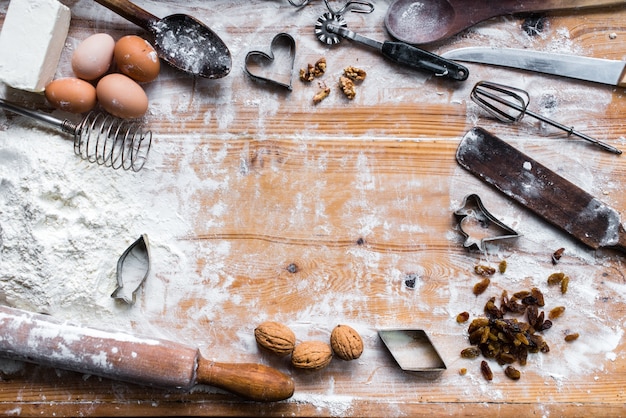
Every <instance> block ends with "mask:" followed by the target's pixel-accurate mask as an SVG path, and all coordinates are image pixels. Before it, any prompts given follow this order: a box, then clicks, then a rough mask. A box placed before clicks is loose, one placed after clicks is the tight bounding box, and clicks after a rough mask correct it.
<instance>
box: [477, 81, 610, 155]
mask: <svg viewBox="0 0 626 418" xmlns="http://www.w3.org/2000/svg"><path fill="white" fill-rule="evenodd" d="M470 98H471V99H472V100H473V101H474V102H475V103H476V104H478V105H479V106H480V107H482V108H483V109H485V110H487V112H489V113H490V114H491V115H492V116H494V117H496V118H497V119H498V120H500V121H502V122H505V123H514V122H519V121H520V120H522V118H523V117H524V116H525V115H529V116H532V117H534V118H536V119H539V120H540V121H542V122H545V123H547V124H548V125H551V126H554V127H555V128H559V129H562V130H564V131H565V132H567V136H571V135H574V136H577V137H579V138H581V139H584V140H585V141H588V142H590V143H592V144H594V145H596V146H598V147H600V148H602V149H604V150H605V151H608V152H612V153H613V154H621V153H622V151H621V150H619V149H617V148H615V147H614V146H612V145H609V144H606V143H604V142H600V141H598V140H597V139H595V138H592V137H590V136H588V135H585V134H584V133H582V132H578V131H576V130H575V129H574V128H573V127H568V126H565V125H563V124H561V123H559V122H556V121H554V120H552V119H549V118H547V117H545V116H543V115H541V114H539V113H535V112H531V111H530V110H528V105H529V104H530V96H529V95H528V93H527V92H526V91H524V90H522V89H518V88H515V87H510V86H505V85H503V84H497V83H492V82H489V81H479V82H478V83H476V85H475V86H474V88H473V89H472V92H471V94H470Z"/></svg>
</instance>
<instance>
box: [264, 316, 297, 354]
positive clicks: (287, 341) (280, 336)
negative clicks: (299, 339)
mask: <svg viewBox="0 0 626 418" xmlns="http://www.w3.org/2000/svg"><path fill="white" fill-rule="evenodd" d="M254 338H255V339H256V342H257V344H258V345H259V346H261V347H262V348H264V349H266V350H268V351H270V352H272V353H274V354H277V355H279V356H286V355H288V354H291V352H292V351H293V349H294V346H295V345H296V335H295V334H294V333H293V331H292V330H291V329H290V328H289V327H288V326H286V325H283V324H281V323H279V322H272V321H267V322H263V323H262V324H260V325H259V326H258V327H256V329H255V330H254Z"/></svg>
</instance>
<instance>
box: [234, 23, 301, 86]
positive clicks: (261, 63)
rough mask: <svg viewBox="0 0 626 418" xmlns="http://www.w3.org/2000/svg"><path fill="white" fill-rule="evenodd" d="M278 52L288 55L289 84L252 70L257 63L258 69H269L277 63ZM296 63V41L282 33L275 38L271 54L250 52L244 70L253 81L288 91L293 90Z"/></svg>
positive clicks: (271, 45) (271, 46)
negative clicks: (266, 83) (270, 84)
mask: <svg viewBox="0 0 626 418" xmlns="http://www.w3.org/2000/svg"><path fill="white" fill-rule="evenodd" d="M278 51H285V52H286V53H287V54H288V55H287V59H288V60H289V61H290V68H289V76H288V78H289V81H288V82H284V81H283V80H280V79H278V77H270V76H267V75H265V74H264V75H261V74H258V73H255V72H253V71H252V70H251V67H252V64H253V63H255V64H256V66H257V67H258V68H264V69H267V68H269V66H270V65H272V64H274V63H275V61H276V54H277V52H278ZM295 62H296V41H295V40H294V39H293V37H292V36H291V35H289V34H288V33H284V32H281V33H279V34H278V35H276V36H274V39H272V43H271V44H270V52H269V54H268V53H265V52H263V51H250V52H248V53H247V54H246V59H245V67H244V69H245V71H246V73H247V74H248V75H249V76H250V77H251V78H252V79H253V80H257V81H262V82H268V83H272V84H276V85H278V86H281V87H285V88H287V89H288V90H291V89H292V80H293V72H294V65H295ZM274 74H276V72H274ZM285 78H286V77H285Z"/></svg>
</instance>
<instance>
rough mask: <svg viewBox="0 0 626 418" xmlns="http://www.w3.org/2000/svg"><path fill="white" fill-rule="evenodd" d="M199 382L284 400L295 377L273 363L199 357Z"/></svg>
mask: <svg viewBox="0 0 626 418" xmlns="http://www.w3.org/2000/svg"><path fill="white" fill-rule="evenodd" d="M196 382H197V383H200V384H206V385H210V386H215V387H218V388H221V389H224V390H227V391H229V392H232V393H235V394H237V395H239V396H242V397H244V398H248V399H252V400H255V401H261V402H274V401H282V400H284V399H287V398H290V397H291V395H293V391H294V383H293V380H292V379H291V378H290V377H289V376H287V375H285V374H283V373H281V372H279V371H278V370H276V369H273V368H271V367H267V366H264V365H262V364H255V363H237V364H234V363H218V362H214V361H209V360H206V359H204V358H202V357H201V358H200V359H199V360H198V370H197V377H196Z"/></svg>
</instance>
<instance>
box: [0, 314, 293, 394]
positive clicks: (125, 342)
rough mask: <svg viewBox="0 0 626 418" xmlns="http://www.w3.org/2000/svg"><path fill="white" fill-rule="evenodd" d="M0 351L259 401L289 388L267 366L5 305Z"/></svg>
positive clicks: (80, 369)
mask: <svg viewBox="0 0 626 418" xmlns="http://www.w3.org/2000/svg"><path fill="white" fill-rule="evenodd" d="M0 356H3V357H8V358H12V359H16V360H22V361H27V362H31V363H37V364H42V365H47V366H51V367H55V368H59V369H64V370H71V371H76V372H80V373H88V374H93V375H98V376H102V377H106V378H110V379H115V380H122V381H126V382H130V383H136V384H142V385H148V386H157V387H163V388H178V389H190V388H191V387H192V386H194V385H195V384H205V385H210V386H215V387H218V388H221V389H224V390H227V391H229V392H232V393H235V394H237V395H239V396H242V397H244V398H248V399H251V400H254V401H261V402H272V401H280V400H283V399H287V398H289V397H291V395H293V392H294V383H293V380H292V379H291V378H290V377H289V376H287V375H285V374H283V373H281V372H279V371H278V370H276V369H273V368H271V367H268V366H264V365H261V364H254V363H242V364H230V363H218V362H214V361H211V360H207V359H205V358H203V357H202V356H201V355H200V352H199V350H198V349H196V348H193V347H189V346H186V345H184V344H180V343H176V342H172V341H166V340H161V339H156V338H142V337H135V336H132V335H128V334H124V333H121V332H111V331H102V330H97V329H93V328H84V327H79V326H75V325H70V324H67V323H61V322H58V321H55V320H53V319H51V318H50V317H49V316H46V315H40V314H34V313H31V312H26V311H22V310H19V309H13V308H8V307H5V306H0Z"/></svg>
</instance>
